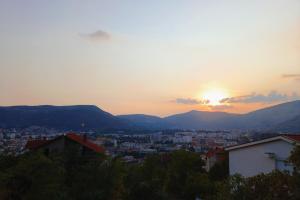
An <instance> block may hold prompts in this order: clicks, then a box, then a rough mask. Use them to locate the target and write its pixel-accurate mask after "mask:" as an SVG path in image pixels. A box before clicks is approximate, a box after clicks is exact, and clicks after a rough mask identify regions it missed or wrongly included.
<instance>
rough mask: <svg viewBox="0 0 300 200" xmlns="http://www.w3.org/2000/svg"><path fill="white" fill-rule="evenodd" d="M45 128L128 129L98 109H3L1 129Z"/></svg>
mask: <svg viewBox="0 0 300 200" xmlns="http://www.w3.org/2000/svg"><path fill="white" fill-rule="evenodd" d="M29 126H43V127H49V128H56V129H73V130H78V129H82V128H84V129H118V128H125V127H127V126H128V124H127V123H125V122H123V121H122V120H121V119H119V118H117V117H115V116H113V115H111V114H110V113H107V112H105V111H103V110H101V109H99V108H98V107H96V106H91V105H78V106H48V105H45V106H11V107H0V127H1V128H11V127H13V128H22V127H29Z"/></svg>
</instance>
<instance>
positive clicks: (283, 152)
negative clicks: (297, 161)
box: [229, 140, 294, 177]
mask: <svg viewBox="0 0 300 200" xmlns="http://www.w3.org/2000/svg"><path fill="white" fill-rule="evenodd" d="M293 148H294V146H293V145H292V144H290V143H288V142H286V141H284V140H277V141H273V142H269V143H263V144H258V145H254V146H249V147H244V148H240V149H235V150H230V151H229V170H230V175H233V174H236V173H238V174H241V175H242V176H245V177H249V176H254V175H257V174H259V173H269V172H271V171H273V170H275V169H279V170H289V171H292V170H293V168H292V166H291V165H286V164H285V162H284V161H283V160H286V159H287V158H288V157H289V155H290V152H291V151H292V149H293ZM267 152H269V153H275V155H276V157H277V158H279V160H277V161H276V160H275V159H272V158H270V157H269V155H267V154H266V153H267Z"/></svg>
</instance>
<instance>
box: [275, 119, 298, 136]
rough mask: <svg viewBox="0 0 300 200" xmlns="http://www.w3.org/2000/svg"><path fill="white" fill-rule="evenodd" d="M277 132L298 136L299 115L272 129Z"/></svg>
mask: <svg viewBox="0 0 300 200" xmlns="http://www.w3.org/2000/svg"><path fill="white" fill-rule="evenodd" d="M274 129H275V130H277V131H281V132H286V133H299V134H300V115H299V116H297V117H295V118H293V119H291V120H288V121H285V122H283V123H281V124H279V125H277V126H275V128H274Z"/></svg>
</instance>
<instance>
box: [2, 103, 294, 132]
mask: <svg viewBox="0 0 300 200" xmlns="http://www.w3.org/2000/svg"><path fill="white" fill-rule="evenodd" d="M29 126H42V127H49V128H55V129H64V130H66V129H67V130H82V129H94V130H123V129H147V130H160V129H210V130H221V129H248V130H249V129H252V130H269V131H284V132H300V100H298V101H292V102H287V103H283V104H279V105H276V106H271V107H268V108H264V109H260V110H256V111H253V112H249V113H246V114H233V113H226V112H206V111H196V110H192V111H189V112H186V113H180V114H176V115H171V116H168V117H164V118H161V117H157V116H151V115H144V114H134V115H117V116H115V115H112V114H110V113H108V112H105V111H103V110H101V109H100V108H98V107H96V106H93V105H77V106H51V105H43V106H9V107H0V128H25V127H29Z"/></svg>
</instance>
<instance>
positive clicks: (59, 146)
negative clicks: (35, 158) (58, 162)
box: [40, 137, 65, 153]
mask: <svg viewBox="0 0 300 200" xmlns="http://www.w3.org/2000/svg"><path fill="white" fill-rule="evenodd" d="M64 142H65V139H64V137H60V138H59V139H56V140H54V141H52V142H50V143H49V144H46V145H44V146H42V147H41V148H40V149H43V150H44V151H46V150H47V151H48V153H60V152H62V151H63V150H64V146H65V145H64Z"/></svg>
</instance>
